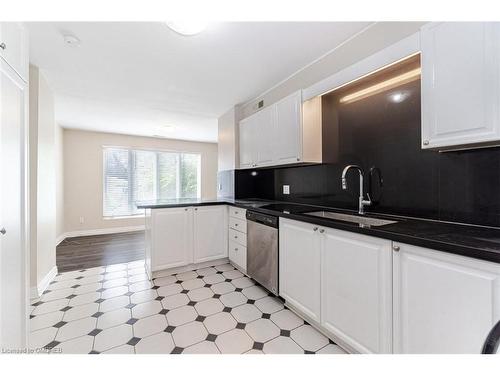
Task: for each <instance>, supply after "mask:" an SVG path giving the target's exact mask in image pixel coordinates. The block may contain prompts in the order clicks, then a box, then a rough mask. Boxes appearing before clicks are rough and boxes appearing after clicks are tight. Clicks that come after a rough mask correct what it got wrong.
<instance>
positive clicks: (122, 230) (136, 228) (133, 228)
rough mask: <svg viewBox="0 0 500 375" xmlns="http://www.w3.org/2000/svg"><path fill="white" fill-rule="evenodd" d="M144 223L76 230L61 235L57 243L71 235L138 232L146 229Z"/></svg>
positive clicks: (83, 235)
mask: <svg viewBox="0 0 500 375" xmlns="http://www.w3.org/2000/svg"><path fill="white" fill-rule="evenodd" d="M145 229H146V227H145V226H144V225H135V226H130V227H116V228H103V229H88V230H75V231H72V232H66V233H64V234H62V235H61V236H59V237H58V238H57V240H56V242H57V244H59V243H61V242H62V241H63V240H64V239H66V238H70V237H85V236H96V235H99V234H113V233H125V232H138V231H141V230H145Z"/></svg>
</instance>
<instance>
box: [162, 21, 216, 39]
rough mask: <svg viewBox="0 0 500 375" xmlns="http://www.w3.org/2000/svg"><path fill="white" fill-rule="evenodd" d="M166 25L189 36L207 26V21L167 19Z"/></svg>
mask: <svg viewBox="0 0 500 375" xmlns="http://www.w3.org/2000/svg"><path fill="white" fill-rule="evenodd" d="M167 26H168V27H170V28H171V29H172V30H174V31H175V32H176V33H178V34H181V35H185V36H191V35H196V34H199V33H201V32H202V31H203V30H205V29H206V27H207V26H208V22H204V21H199V20H190V21H167Z"/></svg>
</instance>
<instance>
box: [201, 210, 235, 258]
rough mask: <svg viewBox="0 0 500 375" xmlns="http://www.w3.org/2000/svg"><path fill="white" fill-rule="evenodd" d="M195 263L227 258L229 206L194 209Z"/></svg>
mask: <svg viewBox="0 0 500 375" xmlns="http://www.w3.org/2000/svg"><path fill="white" fill-rule="evenodd" d="M193 218H194V225H193V231H194V239H193V241H194V263H201V262H207V261H210V260H214V259H220V258H225V257H227V255H228V254H227V206H206V207H195V208H194V215H193Z"/></svg>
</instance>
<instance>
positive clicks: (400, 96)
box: [389, 91, 410, 103]
mask: <svg viewBox="0 0 500 375" xmlns="http://www.w3.org/2000/svg"><path fill="white" fill-rule="evenodd" d="M409 96H410V92H408V91H396V92H393V93H392V94H390V95H389V100H390V101H391V102H393V103H401V102H403V101H405V100H406V99H407V98H408V97H409Z"/></svg>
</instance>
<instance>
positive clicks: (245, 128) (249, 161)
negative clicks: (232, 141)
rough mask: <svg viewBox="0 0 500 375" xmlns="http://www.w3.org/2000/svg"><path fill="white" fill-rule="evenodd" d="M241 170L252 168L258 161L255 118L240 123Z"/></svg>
mask: <svg viewBox="0 0 500 375" xmlns="http://www.w3.org/2000/svg"><path fill="white" fill-rule="evenodd" d="M239 128H240V129H239V130H240V131H239V137H240V168H252V167H254V166H255V164H256V161H257V144H256V135H257V130H258V129H257V126H256V125H255V121H254V119H253V117H248V118H246V119H244V120H241V121H240V126H239Z"/></svg>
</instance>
